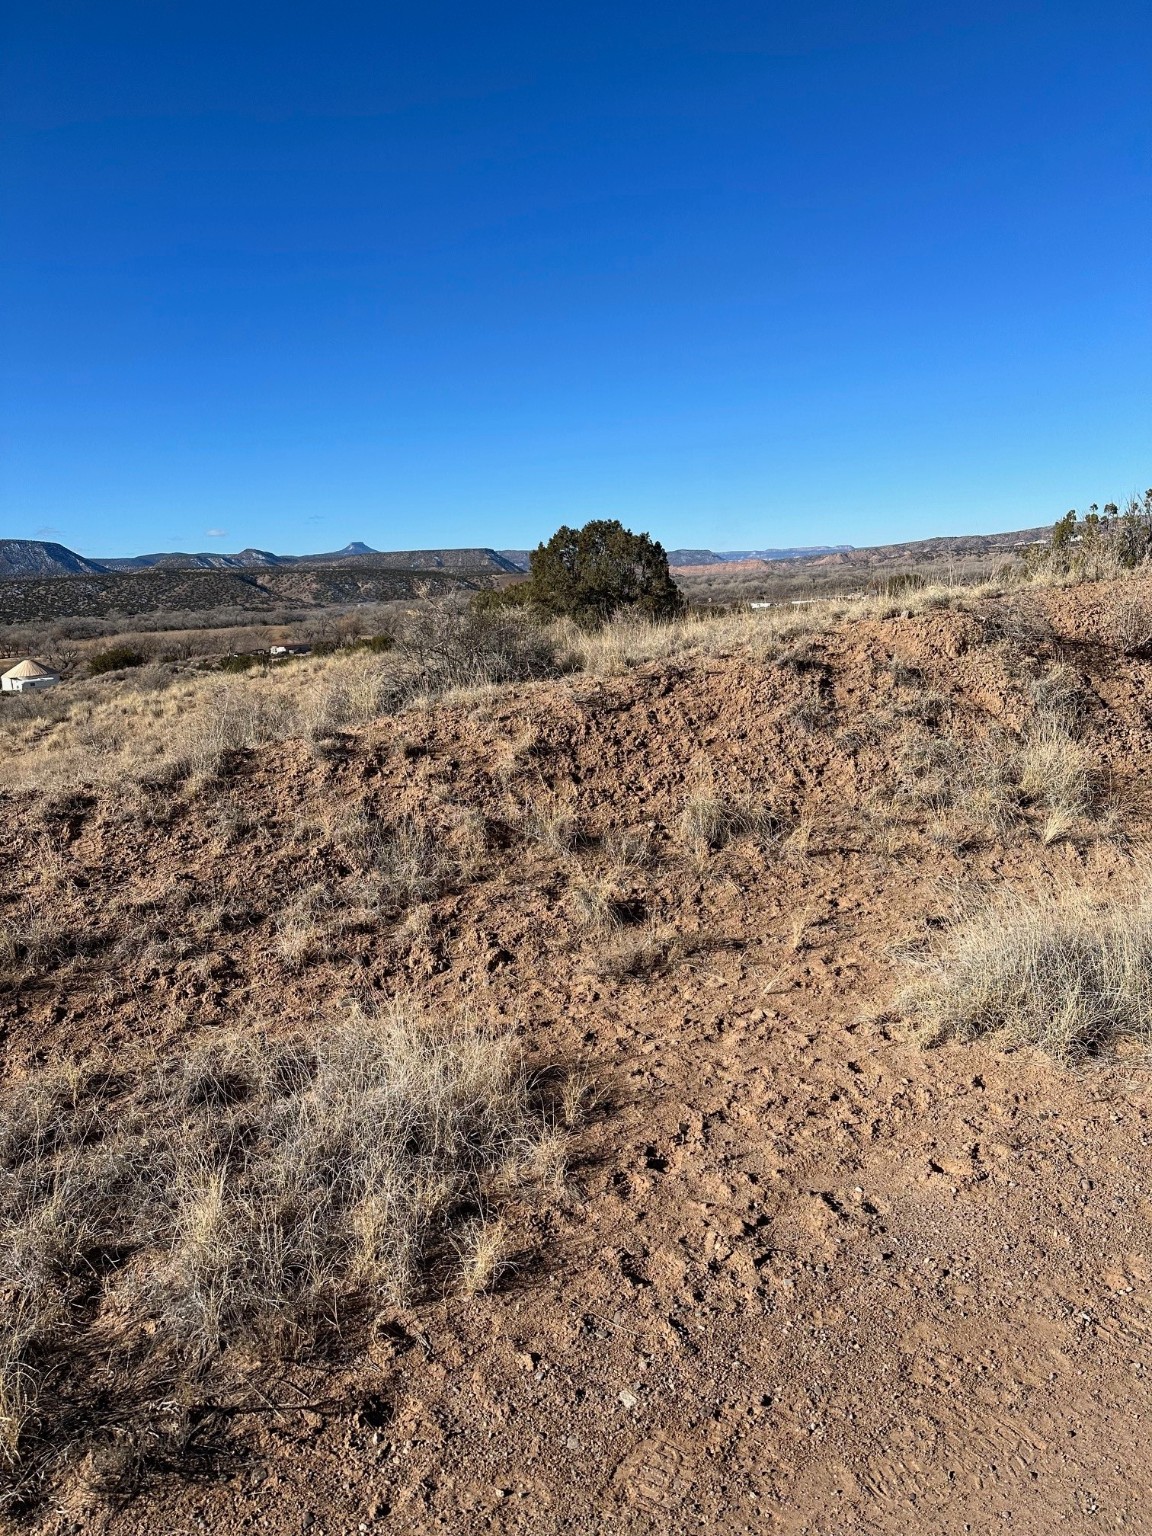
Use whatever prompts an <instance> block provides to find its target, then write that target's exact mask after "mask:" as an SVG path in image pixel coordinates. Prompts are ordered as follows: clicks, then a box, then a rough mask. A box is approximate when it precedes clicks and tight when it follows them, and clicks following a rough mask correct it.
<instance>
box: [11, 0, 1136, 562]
mask: <svg viewBox="0 0 1152 1536" xmlns="http://www.w3.org/2000/svg"><path fill="white" fill-rule="evenodd" d="M0 33H2V36H0V51H2V55H3V63H2V65H0V114H2V128H3V141H2V146H0V337H2V340H0V431H2V439H0V535H7V536H25V537H49V538H59V539H61V540H62V541H63V542H65V543H67V544H70V545H72V546H73V547H77V548H79V549H81V550H84V551H87V552H89V553H105V554H122V553H129V552H132V551H142V550H151V549H161V548H183V549H203V548H217V549H234V548H240V547H242V546H244V545H247V544H255V545H258V546H262V547H266V548H272V549H277V550H283V551H286V552H292V551H295V552H299V551H304V550H309V549H331V548H334V547H338V546H339V545H342V544H344V543H345V542H347V541H348V540H349V539H353V538H359V539H365V540H367V541H368V542H369V543H370V544H373V545H375V546H377V547H378V548H402V547H410V546H429V545H460V544H477V543H491V544H495V545H497V546H520V545H525V544H534V543H535V542H536V541H537V540H538V539H540V538H541V537H546V536H547V535H548V534H549V533H550V532H551V531H552V530H553V528H554V527H555V526H556V525H557V524H558V523H560V522H561V521H567V522H582V521H584V520H585V519H586V518H588V517H593V516H614V517H620V518H621V519H622V520H623V521H624V522H626V523H628V524H630V525H631V526H633V527H637V528H648V529H650V530H651V531H652V532H653V534H655V535H656V536H657V537H659V538H661V539H663V540H664V542H665V543H666V544H667V545H668V546H669V547H672V546H678V545H709V546H711V547H713V548H741V547H757V546H762V545H767V544H781V543H818V542H819V543H824V542H830V543H838V542H848V543H853V544H864V543H872V542H877V541H883V540H889V539H898V538H908V537H918V536H923V535H928V534H932V533H939V532H949V531H951V532H961V531H968V530H990V529H995V528H1005V527H1021V526H1026V525H1030V524H1034V523H1038V522H1045V521H1049V520H1051V519H1052V518H1054V517H1055V516H1057V515H1058V514H1059V513H1061V512H1062V511H1064V510H1065V509H1066V508H1067V507H1069V506H1073V505H1081V506H1082V505H1084V504H1086V503H1087V502H1089V501H1091V500H1096V499H1098V500H1101V501H1103V500H1105V499H1107V498H1108V497H1109V496H1120V495H1123V494H1125V493H1127V492H1129V491H1131V490H1135V489H1138V488H1139V489H1142V488H1143V487H1144V486H1145V485H1147V484H1152V385H1150V376H1152V374H1150V363H1152V94H1150V90H1149V82H1150V80H1152V8H1150V7H1149V5H1148V4H1147V0H1138V3H1137V0H1133V3H1129V4H1119V3H1115V0H1094V3H1087V0H1084V3H1075V4H1073V3H1062V0H1037V3H1030V4H1017V3H1013V0H988V3H980V4H972V3H967V0H953V3H947V4H944V3H920V4H912V3H905V4H898V3H868V0H837V3H829V0H809V3H803V4H798V3H796V0H790V3H788V4H777V3H772V0H758V3H750V0H749V3H734V0H708V3H703V0H698V3H693V4H678V3H676V0H664V3H659V4H657V3H649V4H638V3H636V0H611V3H602V0H581V3H579V4H568V5H550V4H546V3H545V4H542V3H540V0H533V3H522V4H491V3H485V0H471V3H469V4H457V3H441V0H420V3H418V4H411V3H410V4H406V5H399V4H396V3H389V0H371V3H359V0H325V3H323V4H320V3H312V0H305V3H294V0H277V3H275V4H269V3H264V0H229V3H228V4H218V3H216V0H80V3H75V0H74V3H63V0H26V3H24V4H10V5H8V6H7V7H4V8H3V17H2V19H0Z"/></svg>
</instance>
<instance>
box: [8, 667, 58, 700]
mask: <svg viewBox="0 0 1152 1536" xmlns="http://www.w3.org/2000/svg"><path fill="white" fill-rule="evenodd" d="M59 681H60V679H59V678H58V677H57V676H56V674H55V672H49V670H48V668H47V667H42V666H41V665H40V663H39V662H38V661H20V662H17V664H16V665H15V666H14V667H10V668H9V669H8V671H7V672H5V673H4V676H3V677H0V689H3V690H4V692H5V693H25V692H27V691H28V690H29V689H31V688H51V687H52V685H53V683H58V682H59Z"/></svg>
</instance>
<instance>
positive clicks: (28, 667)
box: [4, 659, 56, 677]
mask: <svg viewBox="0 0 1152 1536" xmlns="http://www.w3.org/2000/svg"><path fill="white" fill-rule="evenodd" d="M4 676H5V677H55V676H56V674H55V672H49V670H48V668H47V667H42V666H41V665H40V663H39V662H38V661H30V660H28V659H25V660H24V661H18V662H17V663H16V665H15V666H14V667H9V669H8V671H7V672H5V673H4Z"/></svg>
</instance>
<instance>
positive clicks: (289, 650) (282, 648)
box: [268, 645, 312, 656]
mask: <svg viewBox="0 0 1152 1536" xmlns="http://www.w3.org/2000/svg"><path fill="white" fill-rule="evenodd" d="M311 649H312V647H311V646H310V645H270V646H269V647H268V654H269V656H307V654H308V652H309V651H310V650H311Z"/></svg>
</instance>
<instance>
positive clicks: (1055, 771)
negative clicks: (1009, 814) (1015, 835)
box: [1015, 723, 1098, 843]
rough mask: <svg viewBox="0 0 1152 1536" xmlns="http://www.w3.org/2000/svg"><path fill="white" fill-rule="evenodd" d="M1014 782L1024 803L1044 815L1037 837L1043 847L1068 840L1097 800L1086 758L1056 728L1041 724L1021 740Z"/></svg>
mask: <svg viewBox="0 0 1152 1536" xmlns="http://www.w3.org/2000/svg"><path fill="white" fill-rule="evenodd" d="M1015 778H1016V784H1017V786H1018V789H1019V792H1020V795H1021V797H1022V799H1023V801H1024V803H1025V804H1026V805H1031V806H1035V807H1038V808H1039V809H1040V810H1041V811H1042V812H1043V813H1044V821H1043V823H1042V825H1041V828H1040V836H1041V840H1042V841H1043V842H1045V843H1051V842H1055V841H1057V840H1059V839H1060V838H1063V837H1066V836H1068V834H1069V833H1070V832H1071V831H1073V830H1074V829H1075V828H1076V827H1077V826H1078V825H1079V823H1080V822H1082V821H1083V820H1084V818H1085V817H1086V816H1088V815H1089V813H1090V812H1091V811H1092V810H1093V808H1094V806H1095V804H1096V800H1097V798H1098V790H1097V784H1096V778H1097V775H1096V771H1095V769H1094V767H1093V764H1092V759H1091V757H1090V755H1089V754H1088V752H1087V751H1086V750H1085V748H1084V747H1082V746H1081V745H1080V743H1079V742H1077V741H1075V740H1073V738H1072V737H1071V736H1069V735H1068V733H1067V732H1066V731H1064V730H1063V729H1061V727H1060V726H1059V725H1056V724H1050V723H1043V724H1041V725H1040V726H1039V727H1038V728H1036V729H1034V730H1032V731H1030V732H1029V734H1028V735H1027V736H1026V737H1025V739H1024V741H1023V743H1022V744H1021V746H1020V749H1019V752H1018V753H1017V756H1016V762H1015Z"/></svg>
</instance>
